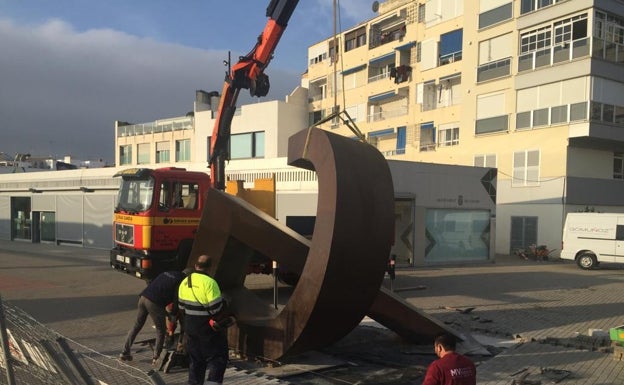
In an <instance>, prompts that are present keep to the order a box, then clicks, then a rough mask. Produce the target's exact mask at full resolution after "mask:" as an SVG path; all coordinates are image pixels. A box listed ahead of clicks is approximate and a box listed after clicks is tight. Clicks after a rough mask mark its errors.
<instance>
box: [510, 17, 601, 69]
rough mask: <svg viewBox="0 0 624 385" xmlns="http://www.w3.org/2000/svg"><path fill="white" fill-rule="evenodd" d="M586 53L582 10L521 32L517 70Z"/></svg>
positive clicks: (584, 23)
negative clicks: (571, 15)
mask: <svg viewBox="0 0 624 385" xmlns="http://www.w3.org/2000/svg"><path fill="white" fill-rule="evenodd" d="M594 45H595V46H598V45H600V44H594ZM587 55H589V38H588V33H587V13H584V14H580V15H576V16H573V17H569V18H566V19H562V20H559V21H556V22H554V23H553V24H551V25H547V26H543V27H541V28H538V29H534V30H531V31H528V32H524V33H521V35H520V57H519V58H518V71H526V70H531V69H535V68H538V67H542V66H547V65H551V64H553V63H560V62H563V61H569V60H572V59H575V58H578V57H582V56H587ZM598 56H600V55H598Z"/></svg>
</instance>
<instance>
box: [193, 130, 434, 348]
mask: <svg viewBox="0 0 624 385" xmlns="http://www.w3.org/2000/svg"><path fill="white" fill-rule="evenodd" d="M288 160H289V164H291V165H295V166H298V167H302V168H306V169H310V170H315V171H316V173H317V175H318V206H317V216H316V224H315V228H314V234H313V238H312V240H311V241H308V240H307V239H306V238H304V237H302V236H300V235H298V234H297V233H295V232H294V231H292V230H290V229H289V228H287V227H286V226H284V225H283V224H281V223H279V222H277V221H276V220H275V219H273V218H271V217H269V216H268V215H266V214H264V213H263V212H261V211H260V210H258V209H256V208H255V207H253V206H251V205H250V204H248V203H246V202H244V201H241V200H239V199H237V198H236V197H232V196H230V195H227V194H225V193H223V192H220V191H218V190H210V191H209V193H208V197H207V199H206V203H207V205H206V207H205V209H204V213H203V215H202V219H201V222H200V225H199V229H198V234H197V236H196V240H195V243H194V246H193V250H192V251H191V258H190V262H189V264H190V265H192V264H193V263H194V261H195V260H196V258H197V257H198V256H199V255H201V254H204V253H206V254H210V255H212V256H213V257H215V258H216V259H218V263H217V264H216V265H215V266H214V267H213V271H212V274H213V276H214V277H215V278H216V280H217V281H218V282H219V284H220V286H221V289H222V291H223V292H224V295H225V296H226V297H227V298H228V299H229V303H230V305H231V307H232V310H233V311H234V313H235V315H236V317H237V320H238V323H237V326H235V327H232V328H230V330H229V341H230V346H231V347H233V348H234V349H237V350H239V351H242V352H245V353H247V354H249V355H254V356H261V357H266V358H269V359H279V358H282V357H284V356H289V355H294V354H297V353H300V352H304V351H308V350H313V349H317V348H321V347H325V346H328V345H329V344H331V343H333V342H336V341H337V340H339V339H340V338H342V337H344V336H345V335H346V334H348V333H349V332H350V331H351V330H353V329H354V328H355V326H357V325H358V323H359V322H360V321H361V320H362V318H363V317H364V316H365V315H366V314H370V315H371V316H373V317H374V318H376V319H378V320H379V321H380V322H382V323H383V324H387V325H388V326H389V327H392V328H393V329H397V331H398V332H399V333H400V334H401V335H404V336H405V337H407V338H410V337H419V336H422V335H426V336H431V335H432V333H435V332H438V331H441V330H443V326H441V325H440V324H438V323H436V322H435V321H432V320H429V319H427V318H426V317H423V316H422V315H421V314H418V313H414V312H413V311H411V312H410V306H409V305H408V304H407V303H406V302H404V301H402V300H400V299H399V298H398V297H395V296H394V295H393V294H392V293H390V292H388V291H384V290H380V287H381V283H382V281H383V277H384V274H385V266H386V263H387V258H388V255H389V253H390V247H391V244H392V240H393V236H394V235H393V230H394V192H393V185H392V179H391V175H390V170H389V168H388V165H387V162H386V161H385V159H384V158H383V156H382V155H381V154H380V153H379V151H377V150H376V149H375V148H373V147H372V146H369V145H367V144H364V143H360V142H357V141H354V140H352V139H349V138H346V137H343V136H339V135H335V134H332V133H330V132H327V131H324V130H320V129H310V130H305V131H302V132H300V133H298V134H296V135H294V136H293V137H291V138H290V141H289V151H288ZM255 253H261V254H262V255H265V256H267V257H269V258H270V259H272V260H275V261H277V262H279V263H280V265H281V266H282V267H283V268H286V269H288V270H289V271H295V272H300V274H301V275H300V276H301V277H300V279H299V283H298V284H297V286H296V287H295V288H294V291H293V292H292V294H291V296H290V298H289V300H288V302H287V304H286V305H285V306H284V308H283V309H281V310H280V311H279V312H277V311H275V310H274V309H273V308H272V307H270V306H269V305H268V304H266V303H265V302H263V301H261V300H260V299H259V298H257V297H256V296H255V294H253V293H252V292H251V291H250V290H248V289H246V288H245V287H244V281H245V276H246V273H247V270H246V269H247V266H248V263H249V261H250V260H251V259H252V258H253V257H254V254H255ZM397 317H400V318H401V319H397ZM410 323H411V324H410ZM419 330H420V331H422V332H419Z"/></svg>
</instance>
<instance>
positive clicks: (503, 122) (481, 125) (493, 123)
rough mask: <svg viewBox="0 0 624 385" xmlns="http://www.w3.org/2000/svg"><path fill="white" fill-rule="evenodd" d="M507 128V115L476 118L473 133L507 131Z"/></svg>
mask: <svg viewBox="0 0 624 385" xmlns="http://www.w3.org/2000/svg"><path fill="white" fill-rule="evenodd" d="M508 128H509V117H508V116H507V115H502V116H495V117H493V118H485V119H479V120H477V122H476V126H475V134H487V133H489V132H497V131H507V130H508Z"/></svg>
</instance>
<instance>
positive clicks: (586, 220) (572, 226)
mask: <svg viewBox="0 0 624 385" xmlns="http://www.w3.org/2000/svg"><path fill="white" fill-rule="evenodd" d="M561 247H562V248H561V258H562V259H569V260H572V261H576V264H577V265H578V266H579V267H580V268H582V269H592V268H594V267H596V265H598V264H599V263H600V262H619V263H624V214H613V213H569V214H568V216H567V217H566V221H565V226H564V227H563V242H562V245H561Z"/></svg>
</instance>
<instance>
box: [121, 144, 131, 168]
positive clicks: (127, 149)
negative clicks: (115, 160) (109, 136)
mask: <svg viewBox="0 0 624 385" xmlns="http://www.w3.org/2000/svg"><path fill="white" fill-rule="evenodd" d="M125 164H132V146H131V145H126V146H119V165H121V166H123V165H125Z"/></svg>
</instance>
